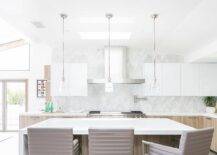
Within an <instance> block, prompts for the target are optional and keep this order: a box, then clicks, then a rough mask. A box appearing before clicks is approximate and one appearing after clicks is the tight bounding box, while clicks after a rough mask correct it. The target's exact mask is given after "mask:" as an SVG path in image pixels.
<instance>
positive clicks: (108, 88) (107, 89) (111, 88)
mask: <svg viewBox="0 0 217 155" xmlns="http://www.w3.org/2000/svg"><path fill="white" fill-rule="evenodd" d="M113 91H114V86H113V83H112V82H110V81H108V82H106V83H105V92H107V93H111V92H113Z"/></svg>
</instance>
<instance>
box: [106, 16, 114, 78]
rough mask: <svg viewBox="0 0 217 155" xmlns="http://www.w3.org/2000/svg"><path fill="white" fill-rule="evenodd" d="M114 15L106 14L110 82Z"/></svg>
mask: <svg viewBox="0 0 217 155" xmlns="http://www.w3.org/2000/svg"><path fill="white" fill-rule="evenodd" d="M112 17H113V14H110V13H109V14H106V18H107V19H108V59H109V60H108V61H109V62H108V82H111V71H110V69H111V62H110V57H111V18H112Z"/></svg>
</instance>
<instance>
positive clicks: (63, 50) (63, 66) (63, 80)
mask: <svg viewBox="0 0 217 155" xmlns="http://www.w3.org/2000/svg"><path fill="white" fill-rule="evenodd" d="M60 17H61V18H62V76H61V80H60V91H63V90H64V89H65V87H66V86H65V85H66V84H65V83H66V82H65V80H66V79H65V19H66V18H67V14H64V13H61V14H60Z"/></svg>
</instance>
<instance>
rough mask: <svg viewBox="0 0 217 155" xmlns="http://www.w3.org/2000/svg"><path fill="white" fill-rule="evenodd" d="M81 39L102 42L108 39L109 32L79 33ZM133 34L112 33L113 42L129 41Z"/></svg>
mask: <svg viewBox="0 0 217 155" xmlns="http://www.w3.org/2000/svg"><path fill="white" fill-rule="evenodd" d="M79 35H80V38H81V39H88V40H100V39H108V32H79ZM130 37H131V32H111V39H112V40H129V39H130Z"/></svg>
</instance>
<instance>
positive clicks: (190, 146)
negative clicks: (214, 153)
mask: <svg viewBox="0 0 217 155" xmlns="http://www.w3.org/2000/svg"><path fill="white" fill-rule="evenodd" d="M213 132H214V129H213V128H207V129H199V130H197V131H191V132H184V133H183V134H182V137H181V140H180V146H179V149H180V150H181V151H182V154H183V155H208V154H209V150H210V145H211V141H212V137H213Z"/></svg>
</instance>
